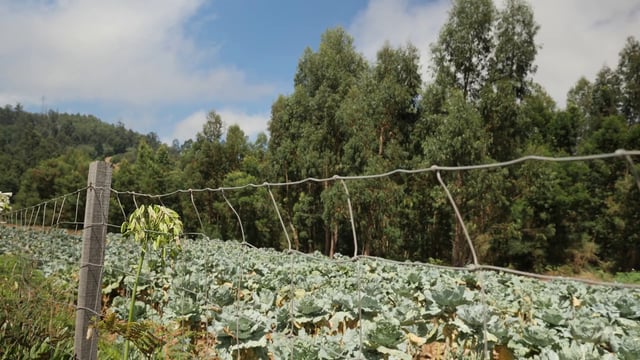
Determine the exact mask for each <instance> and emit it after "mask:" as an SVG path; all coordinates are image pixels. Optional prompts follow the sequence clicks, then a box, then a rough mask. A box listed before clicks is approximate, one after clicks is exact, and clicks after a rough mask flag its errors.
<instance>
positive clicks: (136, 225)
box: [121, 205, 182, 360]
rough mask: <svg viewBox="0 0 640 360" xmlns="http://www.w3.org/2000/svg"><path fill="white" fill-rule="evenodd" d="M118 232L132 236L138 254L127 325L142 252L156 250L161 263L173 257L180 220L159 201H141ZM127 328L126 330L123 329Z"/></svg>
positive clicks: (143, 255) (140, 267)
mask: <svg viewBox="0 0 640 360" xmlns="http://www.w3.org/2000/svg"><path fill="white" fill-rule="evenodd" d="M121 232H122V234H123V235H125V236H132V237H133V239H134V240H135V241H136V242H137V243H138V244H139V245H140V249H141V250H140V258H139V261H138V268H137V270H136V277H135V281H134V284H133V291H132V293H131V305H130V307H129V318H128V325H127V326H128V328H130V327H131V326H132V324H131V323H133V314H134V309H135V303H136V296H137V292H138V281H139V280H140V273H141V271H142V266H143V264H144V260H145V254H146V253H147V252H148V251H151V250H152V249H153V250H154V251H157V252H158V253H159V255H160V259H161V260H162V264H163V265H164V264H165V260H166V258H167V257H172V258H174V257H175V256H176V255H177V254H178V252H179V251H180V248H181V247H180V235H181V234H182V221H181V220H180V216H179V215H178V213H176V212H175V211H173V210H171V209H169V208H167V207H164V206H160V205H148V206H145V205H142V206H140V207H139V208H137V209H136V210H135V211H134V212H133V213H132V214H131V215H130V216H129V220H128V221H125V222H124V223H123V224H122V227H121ZM128 332H129V329H128V330H127V333H128ZM128 357H129V340H128V339H127V340H126V342H125V350H124V357H123V358H124V359H125V360H126V359H128Z"/></svg>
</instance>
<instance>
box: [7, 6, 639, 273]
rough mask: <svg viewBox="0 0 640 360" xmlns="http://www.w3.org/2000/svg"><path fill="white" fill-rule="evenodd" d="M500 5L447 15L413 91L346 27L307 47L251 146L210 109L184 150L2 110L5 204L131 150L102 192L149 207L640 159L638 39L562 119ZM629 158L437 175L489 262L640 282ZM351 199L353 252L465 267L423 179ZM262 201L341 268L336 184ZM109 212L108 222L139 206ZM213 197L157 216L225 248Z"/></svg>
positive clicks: (574, 92)
mask: <svg viewBox="0 0 640 360" xmlns="http://www.w3.org/2000/svg"><path fill="white" fill-rule="evenodd" d="M504 4H505V5H504V7H503V8H501V9H498V8H497V7H496V6H495V5H494V3H493V2H492V0H454V1H453V5H452V9H451V11H450V12H449V18H448V20H447V21H446V22H445V24H444V25H443V27H442V29H441V31H440V34H439V37H438V39H437V40H436V41H435V42H434V43H433V44H430V45H429V44H417V45H418V46H420V47H423V46H430V50H431V51H430V53H431V58H430V59H428V60H429V61H428V63H429V70H430V74H431V75H432V77H431V78H428V79H423V78H422V77H421V73H422V72H421V71H420V68H419V64H420V59H419V55H418V54H419V53H420V52H419V51H418V49H417V47H415V46H413V45H406V46H403V47H399V48H394V47H391V46H388V45H386V46H383V47H382V48H381V49H380V50H379V51H378V53H377V56H376V58H375V60H373V61H367V60H366V59H365V58H364V57H363V55H362V54H360V53H359V52H358V51H357V50H356V48H355V46H354V40H353V38H352V37H351V36H350V35H349V34H348V33H347V32H346V31H345V30H344V29H342V28H335V29H329V30H327V31H326V32H325V33H324V34H323V35H322V38H321V41H320V45H319V47H318V49H315V50H314V49H311V48H307V49H304V51H302V55H301V57H300V60H299V63H298V66H297V68H296V69H292V72H294V73H295V75H294V84H293V91H292V92H291V93H290V94H287V95H282V96H280V97H278V98H277V99H275V101H274V102H273V105H272V111H271V119H270V123H269V132H270V134H269V135H270V136H269V138H267V136H266V135H264V134H262V135H260V136H258V137H257V139H256V140H255V141H254V142H250V141H249V140H248V139H247V137H246V136H245V134H244V132H243V131H242V129H240V128H239V127H238V126H236V125H231V126H228V127H225V126H224V125H223V124H224V119H221V117H220V116H219V115H218V114H217V113H216V112H215V111H211V112H210V113H209V114H208V118H207V121H206V123H205V124H204V126H203V128H202V131H201V132H199V133H198V134H197V135H196V137H195V139H193V140H190V141H187V142H186V143H185V144H182V145H180V144H174V145H173V146H167V145H165V144H157V142H154V137H153V136H147V137H146V139H145V137H144V136H141V135H136V134H134V133H132V132H130V131H127V130H125V129H124V128H123V127H121V126H112V125H106V124H101V123H100V122H98V121H97V120H96V119H94V118H92V117H81V116H72V115H60V114H53V113H51V114H48V115H47V116H43V115H41V114H28V113H26V112H24V111H22V110H20V109H12V108H10V107H8V108H5V109H4V110H3V112H2V116H1V119H0V124H1V125H2V129H1V132H0V134H1V136H2V149H1V151H2V152H1V156H2V159H1V161H0V166H2V168H1V169H0V176H1V179H0V190H2V191H14V192H15V191H16V190H17V194H16V195H15V196H14V198H13V199H12V201H13V202H14V204H16V206H18V207H19V206H24V205H32V204H34V203H37V202H38V201H41V200H46V199H50V198H52V197H54V196H55V195H61V194H65V193H68V192H71V191H74V190H76V189H77V188H78V187H82V186H84V183H85V181H86V180H85V179H86V168H87V165H88V163H89V161H90V160H91V159H95V158H104V157H105V156H109V155H114V154H118V153H123V152H127V151H128V150H127V149H128V148H130V147H133V146H136V148H135V153H132V154H131V155H132V156H131V158H128V159H127V158H125V159H122V161H120V159H117V158H116V159H115V160H116V161H114V162H117V163H118V164H117V166H114V173H113V182H112V187H113V188H115V189H117V190H123V191H137V192H140V193H146V194H165V193H168V192H172V191H174V190H176V189H204V188H211V189H216V188H219V187H222V186H240V185H246V184H248V183H254V184H261V183H263V182H265V181H269V182H285V181H295V180H300V179H304V178H307V177H315V178H330V177H332V176H333V175H335V174H339V175H363V174H377V173H383V172H387V171H390V170H393V169H397V168H412V169H416V168H428V167H430V166H432V165H434V164H437V165H441V166H460V165H473V164H485V163H493V162H499V161H505V160H510V159H515V158H518V157H520V156H524V155H529V154H536V155H547V156H571V155H581V154H601V153H611V152H614V151H616V150H617V149H629V150H639V149H640V43H639V42H638V40H637V39H635V38H634V37H629V38H628V39H627V41H626V44H625V45H624V47H623V48H622V49H620V53H619V59H618V63H617V64H610V65H611V67H607V66H605V67H603V68H602V69H601V70H600V71H599V72H598V73H597V74H596V75H595V76H594V77H593V78H590V79H587V78H581V79H576V83H575V85H574V86H573V87H572V88H570V89H567V103H566V105H565V104H559V105H557V104H555V102H554V101H553V99H552V98H551V97H550V96H549V95H548V94H547V92H546V91H545V88H544V84H538V83H536V82H534V81H533V74H534V73H535V70H536V67H535V58H536V54H537V51H538V48H539V44H537V43H536V40H535V38H536V34H537V32H538V30H539V28H538V25H537V24H536V22H535V19H534V13H533V10H532V8H531V7H530V5H529V4H528V3H527V2H526V1H524V0H507V1H505V2H504ZM593 46H598V45H597V44H593ZM558 61H562V59H558ZM142 140H144V141H142ZM635 161H636V163H635V165H631V163H630V162H628V161H626V159H624V158H616V159H607V160H596V161H581V162H567V163H548V162H546V163H545V162H525V163H521V164H518V165H514V166H510V167H503V168H500V169H498V170H491V171H487V170H482V171H457V172H446V173H444V174H443V177H444V181H445V182H446V183H447V186H448V188H449V189H450V191H451V193H452V196H453V198H454V200H455V202H456V203H457V204H458V206H459V208H460V209H461V212H462V216H463V217H464V219H465V223H466V224H467V226H468V228H469V232H470V235H471V238H472V239H473V241H474V244H475V247H476V250H477V253H478V254H477V255H478V257H479V258H480V260H481V262H483V263H485V264H495V265H500V266H512V267H515V268H519V269H524V270H535V271H545V269H548V268H555V267H559V266H568V267H570V268H572V269H574V270H576V271H579V270H580V269H584V268H588V267H591V266H594V267H597V268H600V269H606V270H630V269H633V268H636V269H637V268H639V267H640V190H639V188H638V186H637V179H636V178H635V177H634V174H637V173H638V172H640V167H639V165H638V164H639V163H640V161H639V160H638V159H635ZM634 168H635V169H634ZM348 186H349V192H350V194H351V199H350V200H351V201H352V204H353V212H354V214H355V215H354V218H353V221H354V225H355V227H356V232H357V234H358V240H359V247H358V250H359V252H360V253H364V254H367V255H377V256H384V257H387V258H396V259H414V260H422V261H426V260H431V261H436V262H441V263H445V264H453V265H464V264H468V263H469V261H470V256H471V254H470V250H469V247H468V245H467V243H466V240H465V237H464V235H463V231H462V229H461V227H460V224H459V223H458V222H457V221H456V220H455V215H454V212H453V210H452V207H451V205H450V204H449V202H448V200H447V197H446V195H445V194H444V192H443V189H442V186H441V185H440V184H439V182H438V180H437V179H436V177H435V175H434V174H433V173H428V174H421V175H415V176H404V175H402V176H400V175H396V176H390V177H386V178H382V179H375V180H359V181H352V182H349V184H348ZM272 190H273V194H274V197H275V199H276V201H277V203H278V206H279V208H280V212H281V214H282V218H283V222H284V224H285V226H286V228H287V230H288V231H289V232H290V237H291V242H292V243H293V246H294V247H295V248H296V249H298V250H300V251H307V252H310V251H322V252H323V253H325V254H327V255H333V254H334V253H336V252H339V253H343V254H352V253H353V251H354V245H353V242H352V231H351V218H350V215H349V211H348V210H347V207H346V206H345V202H346V197H345V192H344V189H343V187H341V184H340V183H335V182H324V183H306V184H302V185H295V186H293V185H292V186H287V187H285V188H276V187H274V188H273V189H272ZM225 194H226V196H227V197H228V200H229V201H230V202H231V203H233V204H235V206H236V209H235V210H237V211H238V213H239V214H240V215H241V218H242V220H243V225H244V227H243V230H244V234H246V238H247V240H248V241H249V242H250V243H251V244H253V245H257V246H269V247H275V248H283V247H284V244H286V243H287V241H286V238H285V237H284V234H283V231H282V228H281V223H280V221H279V219H278V218H277V217H276V215H275V214H274V209H273V203H272V202H271V199H270V196H269V195H270V194H269V193H268V192H267V190H266V189H265V188H260V189H253V188H243V189H242V190H237V191H229V192H225ZM118 200H119V203H117V204H116V206H112V207H111V214H110V223H112V224H118V223H121V222H122V221H123V220H124V219H123V216H122V213H123V212H127V211H131V209H132V207H133V206H134V204H136V203H137V204H139V203H140V202H141V201H142V200H141V199H140V198H137V199H136V200H135V201H134V199H131V198H125V197H124V196H123V197H122V198H121V199H118ZM156 200H157V199H152V200H149V201H156ZM226 200H227V199H226V198H223V197H221V196H219V194H218V193H213V192H205V191H203V192H198V193H197V194H195V195H194V196H193V198H189V197H188V196H187V197H183V198H180V197H177V196H176V197H169V198H165V199H162V202H163V204H164V205H166V206H169V207H171V208H174V209H175V210H177V211H178V212H179V213H180V214H181V216H182V217H183V219H184V223H185V229H186V230H187V231H204V232H206V233H207V234H208V235H209V236H211V237H218V238H222V239H234V238H235V239H238V238H240V237H241V233H240V228H239V226H238V219H237V218H236V216H235V214H234V213H233V212H231V210H230V209H229V206H228V203H227V202H226ZM120 205H122V206H123V207H124V211H122V209H121V208H120V207H119V206H120ZM196 209H197V210H196Z"/></svg>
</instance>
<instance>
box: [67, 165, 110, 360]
mask: <svg viewBox="0 0 640 360" xmlns="http://www.w3.org/2000/svg"><path fill="white" fill-rule="evenodd" d="M87 186H88V187H87V200H86V208H85V213H84V228H83V231H82V255H81V258H80V273H79V277H80V281H79V285H78V305H77V310H76V330H75V341H74V352H75V356H76V358H77V359H80V360H88V359H91V360H93V359H97V358H98V332H97V329H93V328H92V327H91V322H92V320H93V321H95V318H96V317H97V316H98V314H100V310H101V307H102V299H101V295H102V265H103V263H104V246H105V238H106V235H107V217H108V214H109V195H110V193H111V191H110V190H111V189H110V188H111V167H110V165H109V164H108V163H106V162H104V161H94V162H92V163H91V165H90V166H89V175H88V179H87Z"/></svg>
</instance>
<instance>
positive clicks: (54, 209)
mask: <svg viewBox="0 0 640 360" xmlns="http://www.w3.org/2000/svg"><path fill="white" fill-rule="evenodd" d="M633 156H640V151H635V150H633V151H628V150H617V151H615V152H613V153H607V154H595V155H584V156H567V157H546V156H535V155H530V156H524V157H521V158H518V159H514V160H510V161H505V162H495V163H488V164H480V165H467V166H453V167H449V166H438V165H433V166H431V167H427V168H420V169H395V170H392V171H389V172H384V173H379V174H370V175H360V176H340V175H334V176H332V177H329V178H314V177H308V178H305V179H302V180H297V181H291V182H264V183H261V184H253V183H249V184H244V185H241V186H232V187H219V188H201V189H178V190H175V191H171V192H168V193H164V194H147V193H140V192H136V191H122V190H116V189H113V188H109V189H101V190H108V191H109V192H110V193H111V194H113V195H114V198H115V200H116V201H117V204H118V206H119V212H120V213H121V214H122V215H123V217H124V218H125V219H126V218H127V211H126V210H125V208H124V206H123V204H122V202H121V197H131V199H132V201H133V203H134V205H135V207H136V208H138V206H139V204H138V200H137V198H145V199H150V200H152V201H157V202H159V203H160V204H163V199H165V198H167V197H170V196H175V195H184V196H188V198H189V202H190V204H191V205H192V207H193V209H192V210H193V211H194V212H195V215H196V217H197V220H198V228H199V229H200V231H201V232H200V233H185V234H184V235H185V236H198V237H202V238H206V235H204V232H205V223H204V222H203V220H202V216H201V214H200V209H198V207H197V206H196V202H195V200H194V194H197V193H220V195H221V196H222V198H223V199H224V201H225V203H226V204H227V206H228V207H229V209H230V210H231V211H232V212H233V214H234V215H235V217H236V219H237V222H238V226H239V228H240V231H241V236H242V242H241V243H240V244H239V245H240V246H242V248H243V249H253V250H252V251H255V250H256V248H255V246H253V245H252V244H251V243H250V242H249V241H248V240H247V239H246V234H245V229H244V226H243V221H242V217H241V215H240V214H239V213H238V211H237V210H236V208H235V207H234V206H233V204H232V202H231V201H230V200H229V199H228V198H227V196H226V195H225V192H229V193H231V192H233V191H237V190H242V189H247V188H255V189H258V188H266V190H267V192H268V195H269V199H270V201H271V203H272V204H273V207H274V212H275V214H276V216H277V219H278V221H279V224H280V226H281V228H282V231H283V234H284V238H285V239H286V243H287V244H286V245H287V249H285V250H284V251H283V252H282V255H283V256H288V257H289V259H290V261H289V265H288V266H289V271H290V282H289V287H290V289H289V297H290V302H289V303H288V304H289V305H288V309H287V311H288V321H289V327H290V333H289V335H288V336H289V341H290V350H289V351H290V352H289V358H290V359H294V354H295V351H296V348H295V336H294V334H295V331H296V327H297V324H296V320H295V316H294V312H295V308H296V299H297V298H296V293H295V289H296V286H297V284H296V271H297V270H296V265H297V264H298V263H299V262H300V260H301V259H306V260H307V261H322V262H327V263H329V264H341V263H348V264H351V263H354V262H355V277H356V283H357V290H356V299H357V312H358V315H357V316H358V341H359V344H358V348H359V354H360V356H361V357H362V356H363V354H364V347H365V337H366V334H365V329H364V325H363V323H364V320H363V311H364V310H363V299H364V297H365V296H366V292H365V289H364V287H363V284H364V275H365V274H364V273H363V271H364V270H363V266H364V265H365V264H364V261H375V262H380V263H384V264H392V265H396V266H403V267H408V268H430V269H434V270H441V271H452V272H462V273H468V274H471V275H472V276H474V278H475V280H476V281H477V283H478V284H479V287H480V289H481V292H480V297H481V300H480V301H481V302H482V303H483V305H485V306H488V304H487V298H486V294H485V286H484V282H485V279H484V274H485V273H486V272H494V273H506V274H511V275H515V276H522V277H528V278H533V279H537V280H543V281H570V282H579V283H584V284H587V285H593V286H604V287H610V288H626V289H640V285H636V284H625V283H618V282H607V281H599V280H593V279H585V278H580V277H568V276H551V275H544V274H538V273H532V272H526V271H520V270H516V269H511V268H505V267H500V266H493V265H488V264H482V263H481V262H480V260H479V259H478V256H477V254H476V250H475V246H474V243H473V239H472V238H471V236H470V235H469V233H468V231H467V227H466V224H465V221H464V219H463V215H462V213H461V211H460V209H459V208H458V205H457V204H456V202H455V200H454V198H453V196H452V195H451V193H450V191H449V189H448V187H447V185H446V183H445V182H444V181H443V180H442V177H441V172H453V171H475V170H488V169H496V168H501V167H506V166H512V165H515V164H519V163H523V162H527V161H543V162H575V161H591V160H599V159H614V158H621V159H623V160H624V161H626V162H627V163H628V164H629V165H630V168H631V172H632V175H633V176H634V178H635V182H636V185H637V186H638V189H639V190H640V177H639V175H638V172H637V170H636V168H635V163H634V161H633V159H632V157H633ZM427 172H433V173H435V175H436V178H437V180H438V182H439V184H440V186H441V187H442V189H443V191H444V192H445V194H446V196H447V199H448V201H449V204H450V206H451V207H452V209H453V210H454V213H455V217H456V221H457V222H459V224H460V226H461V228H462V230H463V233H464V236H465V239H466V242H467V246H468V247H469V250H470V252H471V256H472V263H471V264H468V265H467V266H464V267H453V266H443V265H437V264H430V263H420V262H406V261H405V262H401V261H395V260H391V259H384V258H380V257H374V256H367V255H363V254H360V253H359V246H358V245H359V243H358V237H357V231H356V225H355V224H356V221H355V216H356V215H354V212H353V208H352V204H351V198H350V193H349V188H348V186H347V182H349V181H353V180H371V179H380V178H387V177H390V176H392V175H395V174H422V173H427ZM337 181H339V182H340V183H341V185H342V187H343V190H344V193H345V195H346V202H347V208H348V215H349V221H350V224H351V228H352V237H353V247H354V253H353V256H351V257H350V258H338V259H329V258H321V259H319V258H318V257H317V256H316V255H313V254H307V253H302V252H300V251H297V250H296V249H294V248H293V244H292V241H291V238H290V237H289V231H288V230H287V228H286V225H285V222H284V220H283V218H282V215H281V213H280V210H279V205H278V201H277V200H276V198H275V197H274V195H273V192H272V191H271V189H272V188H275V187H286V186H293V185H301V184H304V183H309V182H314V183H326V182H337ZM91 188H92V187H90V186H88V187H85V188H81V189H78V190H76V191H74V192H71V193H69V194H65V195H63V196H59V197H56V198H53V199H50V200H47V201H44V202H41V203H39V204H36V205H33V206H30V207H26V208H22V209H17V210H11V211H9V212H6V213H3V214H1V216H2V218H1V219H0V220H4V221H6V222H7V223H10V224H13V225H17V226H20V227H26V228H34V227H40V226H41V228H42V229H47V228H50V229H57V228H60V227H67V228H69V227H75V229H76V230H77V229H78V227H79V226H82V227H84V224H83V222H82V221H80V219H78V214H79V211H80V209H81V207H82V205H81V203H80V202H81V198H82V195H83V194H84V193H85V192H86V191H87V190H89V189H91ZM93 189H94V190H95V189H97V188H93ZM74 200H75V205H73V204H74ZM74 206H75V207H74ZM70 207H71V209H70ZM65 210H66V211H67V212H68V213H73V214H74V215H73V218H65V216H64V215H63V214H64V213H65ZM105 221H106V220H105ZM103 225H104V224H103ZM106 225H107V226H108V227H109V228H110V229H113V230H116V231H119V229H120V225H116V224H108V223H107V224H106ZM210 241H214V240H210ZM107 246H108V245H107ZM24 251H25V253H29V250H28V249H24ZM20 256H23V257H25V258H27V259H32V258H30V257H29V256H26V255H20ZM79 256H80V254H79V253H78V261H79ZM221 256H227V255H226V254H222V255H221ZM246 256H251V255H247V254H246V253H245V251H242V252H240V257H239V258H236V259H235V262H236V274H235V282H236V288H237V291H236V301H235V307H236V308H235V311H236V315H237V318H236V323H235V329H234V330H235V335H236V338H235V348H236V349H238V351H237V353H236V354H237V355H236V358H237V359H240V351H239V349H240V348H241V345H242V343H241V339H240V338H239V334H240V331H241V329H240V321H241V319H242V318H243V316H244V315H243V313H242V310H243V309H242V308H241V303H242V302H241V301H240V300H241V299H240V297H241V289H242V286H243V284H245V283H246V281H247V279H245V278H244V274H245V273H246V272H247V271H248V270H249V269H246V268H245V267H244V266H245V261H246V259H245V257H246ZM32 260H33V259H32ZM37 260H42V259H37ZM83 266H95V267H100V268H101V269H102V271H101V273H102V276H104V272H105V269H106V268H108V269H109V271H114V272H117V273H119V274H120V275H121V276H123V279H124V278H126V277H134V276H135V274H134V273H133V272H132V270H131V269H127V268H122V267H118V266H117V265H115V264H111V263H109V264H89V263H87V264H84V265H83ZM141 279H142V280H144V281H148V282H151V281H153V278H152V277H151V276H147V275H144V274H143V275H141ZM175 290H178V291H183V292H184V293H190V294H192V295H194V296H195V297H196V298H204V299H207V302H209V298H210V294H209V292H207V293H197V292H194V291H193V290H191V289H189V288H185V287H183V286H176V287H175ZM126 291H127V292H128V294H129V296H133V294H131V289H130V288H127V289H126ZM59 305H65V306H74V307H76V310H78V309H79V308H78V307H77V306H75V305H72V304H67V303H60V304H59ZM84 310H90V309H84ZM95 315H99V316H100V317H104V316H105V315H106V314H105V313H103V312H98V313H95ZM246 320H251V319H246ZM482 331H483V334H484V336H483V350H482V351H483V355H482V356H483V357H484V358H489V357H490V354H489V344H488V340H487V339H488V329H487V324H486V322H485V323H484V324H483V328H482ZM328 351H329V352H331V350H328ZM334 355H339V354H334Z"/></svg>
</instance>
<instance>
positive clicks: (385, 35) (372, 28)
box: [349, 0, 450, 80]
mask: <svg viewBox="0 0 640 360" xmlns="http://www.w3.org/2000/svg"><path fill="white" fill-rule="evenodd" d="M449 6H450V2H449V1H447V0H437V1H429V2H426V3H421V4H411V3H410V2H409V0H371V1H369V4H368V5H367V7H366V9H365V10H364V11H362V12H360V13H359V14H358V15H357V16H356V17H355V19H354V21H353V23H352V24H351V26H350V28H349V32H350V33H351V34H352V35H353V37H354V38H355V42H356V46H357V48H358V50H360V51H362V53H363V54H364V55H365V57H366V58H367V59H369V60H370V61H373V60H375V57H376V53H377V52H378V50H380V48H381V47H382V46H383V45H384V43H385V42H388V43H389V44H391V45H392V46H404V45H406V44H407V43H409V42H410V43H411V44H413V45H414V46H415V47H416V48H418V50H419V53H420V65H421V68H422V73H423V77H424V76H425V75H426V74H427V73H428V70H429V69H428V64H429V59H430V55H429V54H430V51H429V46H430V44H431V43H433V42H434V41H435V40H436V39H437V37H438V33H439V32H440V27H442V24H444V22H445V20H446V17H447V11H448V9H449ZM425 80H426V78H425Z"/></svg>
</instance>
